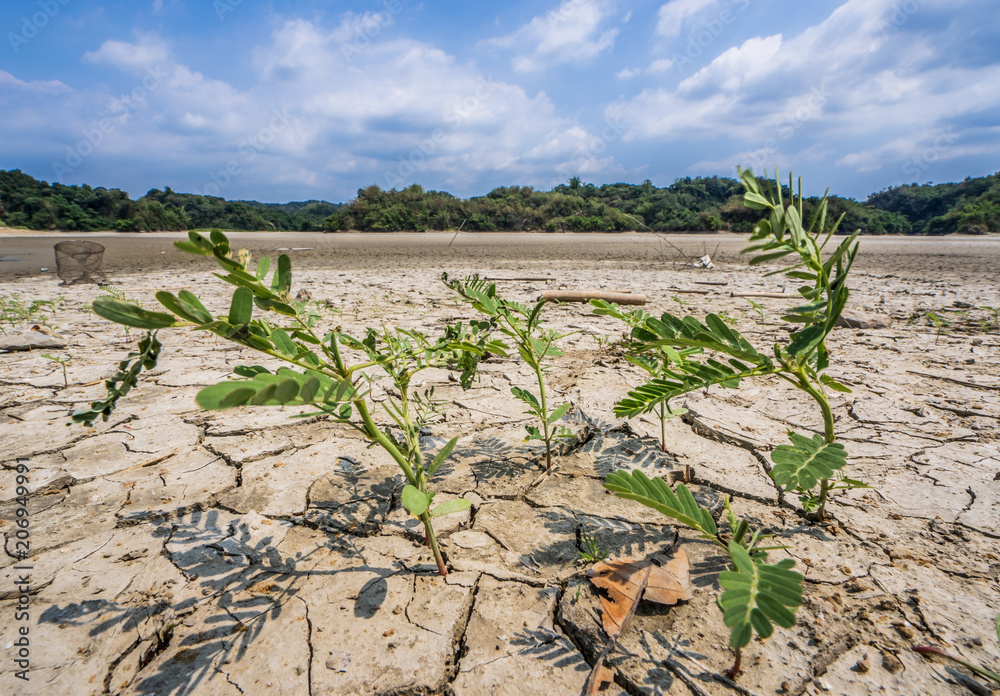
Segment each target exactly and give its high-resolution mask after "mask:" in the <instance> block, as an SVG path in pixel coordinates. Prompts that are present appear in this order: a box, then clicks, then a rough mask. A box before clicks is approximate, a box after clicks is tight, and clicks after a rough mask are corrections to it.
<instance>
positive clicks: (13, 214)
mask: <svg viewBox="0 0 1000 696" xmlns="http://www.w3.org/2000/svg"><path fill="white" fill-rule="evenodd" d="M339 207H340V206H339V205H338V204H335V203H328V202H326V201H304V202H299V203H282V204H278V203H258V202H257V201H227V200H225V199H224V198H219V197H216V196H199V195H195V194H190V193H177V192H176V191H174V190H172V189H171V188H170V187H169V186H168V187H166V188H164V189H163V190H162V191H161V190H159V189H152V190H151V191H149V192H148V193H147V194H146V195H145V196H143V197H142V198H139V199H137V200H132V199H131V198H130V197H129V195H128V193H126V192H125V191H122V190H120V189H107V188H104V187H97V188H92V187H90V186H88V185H87V184H84V185H82V186H66V185H64V184H58V183H53V184H49V183H47V182H45V181H38V180H37V179H35V178H33V177H31V176H29V175H27V174H25V173H23V172H21V171H20V170H17V169H14V170H10V171H3V170H0V222H2V223H3V224H5V225H7V226H8V227H25V228H28V229H32V230H57V229H58V230H80V231H83V232H87V231H95V230H114V231H119V232H148V231H153V230H190V229H208V228H213V227H217V228H219V229H224V230H303V231H309V230H322V229H323V224H324V222H325V221H326V219H327V218H329V217H330V215H332V214H333V213H335V212H336V211H337V209H338V208H339Z"/></svg>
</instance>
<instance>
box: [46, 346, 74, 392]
mask: <svg viewBox="0 0 1000 696" xmlns="http://www.w3.org/2000/svg"><path fill="white" fill-rule="evenodd" d="M42 357H43V358H45V359H46V360H48V361H49V362H54V363H56V364H57V365H59V367H61V368H62V374H63V387H64V388H66V389H68V388H69V377H68V375H67V374H66V366H67V365H69V364H70V363H71V362H73V356H72V355H49V354H48V353H42Z"/></svg>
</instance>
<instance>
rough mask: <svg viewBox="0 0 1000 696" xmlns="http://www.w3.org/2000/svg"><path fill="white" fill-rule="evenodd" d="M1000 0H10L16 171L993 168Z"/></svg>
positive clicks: (188, 173) (316, 177) (863, 185)
mask: <svg viewBox="0 0 1000 696" xmlns="http://www.w3.org/2000/svg"><path fill="white" fill-rule="evenodd" d="M998 9H1000V7H998V4H997V1H996V0H846V1H845V0H814V1H812V2H808V3H806V2H801V1H793V0H669V1H667V2H664V1H663V0H659V1H655V2H642V1H640V2H623V1H619V0H566V1H565V2H561V3H560V2H541V3H539V2H532V3H529V2H524V1H523V0H513V1H512V2H508V3H504V4H494V3H473V2H469V1H468V0H466V1H465V2H445V1H443V0H442V1H424V2H417V1H415V0H373V1H371V2H355V1H353V0H350V1H344V2H320V1H319V0H298V1H295V0H293V1H291V2H282V3H274V2H260V1H257V0H197V1H196V0H140V1H136V0H133V1H130V2H125V1H124V0H119V1H105V2H100V1H98V0H28V1H22V0H5V2H4V3H3V5H2V7H0V31H2V33H3V37H2V40H0V132H2V133H3V135H2V138H0V169H14V168H18V169H22V170H24V171H25V172H27V173H28V174H31V175H32V176H35V177H37V178H40V179H45V180H47V181H60V182H62V183H67V184H76V183H89V184H92V185H94V186H98V185H100V186H106V187H117V188H122V189H125V190H126V191H128V192H129V193H131V194H132V195H133V196H141V195H142V194H144V193H145V192H146V191H147V190H148V189H150V188H154V187H158V188H162V187H164V186H171V187H172V188H174V189H175V190H178V191H185V192H197V193H207V194H211V195H221V196H224V197H226V198H230V199H234V198H253V199H257V200H262V201H271V202H284V201H289V200H304V199H309V198H321V199H326V200H331V201H346V200H349V199H351V198H353V197H354V195H356V192H357V190H358V188H361V187H364V186H368V185H370V184H373V183H374V184H378V185H379V186H381V187H383V188H393V187H395V188H402V187H405V186H409V185H410V184H413V183H419V184H421V185H422V186H424V187H425V188H428V189H438V190H446V191H449V192H451V193H453V194H455V195H459V196H470V195H481V194H484V193H486V192H488V191H489V190H491V189H492V188H494V187H496V186H500V185H511V184H518V185H528V186H535V187H537V188H542V189H547V188H550V187H552V186H554V185H556V184H558V183H561V182H565V181H566V180H568V179H569V178H570V177H572V176H580V177H581V178H582V179H583V180H584V181H586V182H594V183H597V184H601V183H612V182H617V181H625V182H633V183H640V182H642V181H643V180H645V179H650V180H652V181H653V183H654V184H656V185H658V186H666V185H668V184H670V183H671V182H672V181H673V180H674V179H676V178H679V177H685V176H698V175H712V174H718V175H723V176H733V175H734V173H735V170H736V166H737V165H743V166H752V167H753V168H754V169H755V170H756V171H761V170H762V169H763V168H765V167H767V168H773V167H774V166H778V167H780V168H781V170H782V171H786V172H787V171H788V169H789V168H792V169H794V171H795V173H796V174H801V175H802V176H803V177H804V178H805V181H806V185H807V188H809V190H810V192H813V193H818V192H821V191H822V189H823V188H825V187H826V186H830V187H831V189H832V190H833V191H834V192H835V193H838V194H841V195H846V196H851V197H855V198H858V199H861V200H863V199H864V198H865V197H866V196H867V195H868V194H869V193H871V192H873V191H876V190H879V189H881V188H884V187H887V186H891V185H898V184H901V183H910V182H920V183H924V182H927V181H933V182H945V181H956V180H961V179H963V178H965V177H966V176H982V175H985V174H991V173H993V172H995V171H997V170H1000V12H998Z"/></svg>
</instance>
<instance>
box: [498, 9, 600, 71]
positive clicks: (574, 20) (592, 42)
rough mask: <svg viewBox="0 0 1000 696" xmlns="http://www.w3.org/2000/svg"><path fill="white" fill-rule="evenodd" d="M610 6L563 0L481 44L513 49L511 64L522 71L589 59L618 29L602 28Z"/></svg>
mask: <svg viewBox="0 0 1000 696" xmlns="http://www.w3.org/2000/svg"><path fill="white" fill-rule="evenodd" d="M613 9H614V8H613V6H612V4H611V2H610V1H609V0H566V1H565V2H563V3H562V4H561V5H560V6H559V7H558V8H556V9H554V10H552V11H551V12H549V13H548V14H546V15H544V16H538V17H535V18H534V19H532V20H531V21H530V22H529V23H528V24H526V25H524V26H523V27H521V28H520V29H518V30H517V31H516V32H514V33H513V34H509V35H507V36H503V37H499V38H496V39H490V40H489V41H486V42H484V45H485V46H494V47H498V48H504V49H512V50H513V51H514V52H515V57H514V59H513V65H514V68H515V69H516V70H518V71H521V72H531V71H535V70H542V69H544V68H546V67H549V66H552V65H557V64H559V63H568V62H574V63H577V62H582V61H586V60H590V59H592V58H594V57H596V56H598V55H599V54H601V53H603V52H604V51H606V50H607V49H609V48H611V47H612V46H613V45H614V43H615V38H616V37H617V36H618V29H617V28H615V29H604V28H603V27H604V25H605V23H606V21H607V20H608V19H609V18H610V17H611V15H612V14H613Z"/></svg>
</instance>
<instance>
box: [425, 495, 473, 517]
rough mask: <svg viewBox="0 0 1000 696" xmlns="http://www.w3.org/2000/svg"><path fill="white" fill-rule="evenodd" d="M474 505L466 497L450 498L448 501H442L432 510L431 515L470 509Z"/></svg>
mask: <svg viewBox="0 0 1000 696" xmlns="http://www.w3.org/2000/svg"><path fill="white" fill-rule="evenodd" d="M470 507H472V503H470V502H469V501H468V500H466V499H465V498H455V500H449V501H447V502H444V503H441V504H440V505H438V506H437V507H435V508H434V509H433V510H431V517H441V516H442V515H450V514H451V513H453V512H461V511H462V510H468V509H469V508H470Z"/></svg>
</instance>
